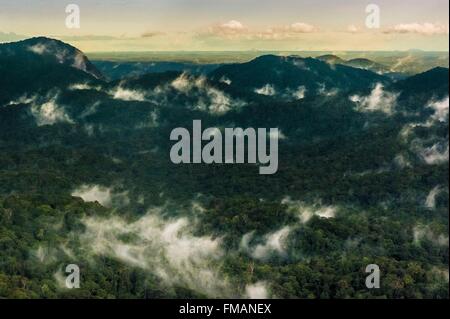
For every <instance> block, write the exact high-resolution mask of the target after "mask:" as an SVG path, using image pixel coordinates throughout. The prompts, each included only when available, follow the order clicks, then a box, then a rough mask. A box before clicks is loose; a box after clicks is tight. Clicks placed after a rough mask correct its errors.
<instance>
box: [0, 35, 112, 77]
mask: <svg viewBox="0 0 450 319" xmlns="http://www.w3.org/2000/svg"><path fill="white" fill-rule="evenodd" d="M5 49H6V52H8V51H9V52H14V51H16V52H17V51H29V52H32V53H34V54H36V55H38V56H41V57H43V58H45V59H50V60H53V61H54V62H56V63H59V64H63V65H66V66H70V67H73V68H76V69H78V70H80V71H83V72H86V73H88V74H90V75H92V76H93V77H95V78H97V79H101V78H103V75H102V73H101V72H100V71H99V70H98V69H97V68H96V67H95V66H94V65H93V64H92V63H91V62H90V61H89V59H88V58H87V57H86V55H84V53H83V52H81V51H80V50H78V49H77V48H75V47H73V46H71V45H69V44H67V43H64V42H62V41H59V40H55V39H50V38H46V37H36V38H31V39H28V40H24V41H20V42H16V43H12V44H6V45H5Z"/></svg>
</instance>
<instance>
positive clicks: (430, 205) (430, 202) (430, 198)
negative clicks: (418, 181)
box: [425, 186, 442, 209]
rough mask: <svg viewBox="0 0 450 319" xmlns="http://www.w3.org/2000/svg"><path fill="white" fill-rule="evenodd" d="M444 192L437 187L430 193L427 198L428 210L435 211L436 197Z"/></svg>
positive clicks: (426, 205)
mask: <svg viewBox="0 0 450 319" xmlns="http://www.w3.org/2000/svg"><path fill="white" fill-rule="evenodd" d="M441 191H442V189H441V187H440V186H436V187H435V188H433V189H432V190H431V191H430V193H429V194H428V196H427V199H426V200H425V207H426V208H428V209H435V208H436V197H437V196H438V195H439V194H440V192H441Z"/></svg>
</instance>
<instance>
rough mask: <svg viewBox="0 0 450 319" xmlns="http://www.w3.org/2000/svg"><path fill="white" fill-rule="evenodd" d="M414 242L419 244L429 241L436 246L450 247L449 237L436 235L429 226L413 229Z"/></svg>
mask: <svg viewBox="0 0 450 319" xmlns="http://www.w3.org/2000/svg"><path fill="white" fill-rule="evenodd" d="M413 235H414V242H415V243H416V244H419V243H420V242H422V241H423V240H428V241H430V242H431V243H433V244H434V245H436V246H441V247H448V245H449V242H448V236H445V235H444V234H436V233H435V232H433V230H432V229H431V228H430V227H429V226H424V225H418V226H416V227H414V229H413Z"/></svg>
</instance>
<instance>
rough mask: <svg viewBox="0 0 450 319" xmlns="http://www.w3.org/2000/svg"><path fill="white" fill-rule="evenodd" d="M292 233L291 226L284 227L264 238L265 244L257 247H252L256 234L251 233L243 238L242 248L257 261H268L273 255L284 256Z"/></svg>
mask: <svg viewBox="0 0 450 319" xmlns="http://www.w3.org/2000/svg"><path fill="white" fill-rule="evenodd" d="M290 232H291V228H290V227H289V226H286V227H283V228H282V229H280V230H278V231H276V232H274V233H271V234H267V235H266V236H264V238H263V243H262V244H258V245H256V246H251V242H252V240H253V237H254V232H251V233H248V234H245V235H244V236H243V237H242V240H241V244H240V247H241V249H242V250H244V251H246V252H248V253H249V254H250V255H251V256H252V257H253V258H255V259H261V260H266V259H268V258H270V256H272V255H273V254H276V255H279V256H284V255H285V253H286V248H287V247H286V244H287V238H288V236H289V234H290Z"/></svg>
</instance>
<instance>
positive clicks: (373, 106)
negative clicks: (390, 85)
mask: <svg viewBox="0 0 450 319" xmlns="http://www.w3.org/2000/svg"><path fill="white" fill-rule="evenodd" d="M397 97H398V94H397V93H390V92H387V91H385V90H384V87H383V84H381V83H377V84H376V86H375V88H374V89H373V90H372V92H371V93H370V95H368V96H364V97H362V96H359V95H353V96H351V97H350V101H352V102H354V103H356V104H357V105H358V108H357V109H358V110H359V111H361V112H375V111H380V112H383V113H386V114H392V112H393V110H394V107H395V105H396V102H397Z"/></svg>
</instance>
